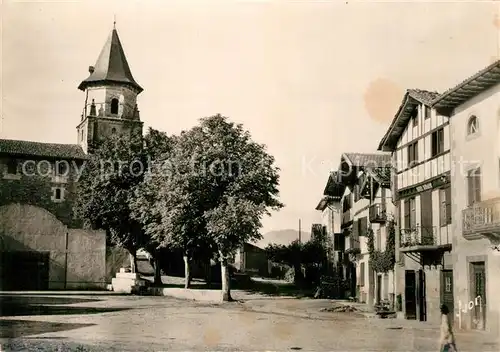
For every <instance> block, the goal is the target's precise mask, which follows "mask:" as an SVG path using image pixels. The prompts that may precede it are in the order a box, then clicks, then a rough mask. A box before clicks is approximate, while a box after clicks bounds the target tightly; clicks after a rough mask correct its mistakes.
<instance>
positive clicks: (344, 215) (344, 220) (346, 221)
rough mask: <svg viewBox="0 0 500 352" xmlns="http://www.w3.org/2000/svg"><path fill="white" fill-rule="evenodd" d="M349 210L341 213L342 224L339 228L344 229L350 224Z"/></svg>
mask: <svg viewBox="0 0 500 352" xmlns="http://www.w3.org/2000/svg"><path fill="white" fill-rule="evenodd" d="M352 220H353V219H352V217H351V209H348V210H346V211H344V212H343V213H342V223H341V227H346V226H349V225H350V224H352Z"/></svg>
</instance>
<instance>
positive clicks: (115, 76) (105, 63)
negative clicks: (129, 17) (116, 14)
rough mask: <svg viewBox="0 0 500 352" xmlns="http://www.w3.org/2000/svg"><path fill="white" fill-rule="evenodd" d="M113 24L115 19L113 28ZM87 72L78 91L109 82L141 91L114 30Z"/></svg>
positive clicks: (114, 29)
mask: <svg viewBox="0 0 500 352" xmlns="http://www.w3.org/2000/svg"><path fill="white" fill-rule="evenodd" d="M115 24H116V18H115V22H114V24H113V27H114V26H115ZM89 72H90V76H89V77H88V78H87V79H85V80H84V81H83V82H82V83H80V85H79V86H78V89H80V90H85V89H86V88H87V87H88V86H90V85H93V84H103V83H106V82H109V83H122V84H127V85H130V86H132V87H134V88H135V89H137V90H139V93H140V92H142V90H143V89H142V88H141V86H140V85H139V84H138V83H137V82H136V81H135V80H134V77H133V76H132V72H131V71H130V67H129V66H128V62H127V58H126V57H125V53H124V51H123V47H122V44H121V42H120V38H119V37H118V32H117V31H116V28H113V30H112V31H111V33H110V35H109V37H108V40H107V41H106V44H104V47H103V48H102V50H101V53H100V55H99V58H98V59H97V62H96V64H95V66H93V67H92V66H91V67H90V68H89Z"/></svg>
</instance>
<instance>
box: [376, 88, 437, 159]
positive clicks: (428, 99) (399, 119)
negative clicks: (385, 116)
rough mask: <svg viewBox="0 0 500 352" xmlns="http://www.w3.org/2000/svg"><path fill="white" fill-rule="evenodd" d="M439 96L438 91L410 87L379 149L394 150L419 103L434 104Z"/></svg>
mask: <svg viewBox="0 0 500 352" xmlns="http://www.w3.org/2000/svg"><path fill="white" fill-rule="evenodd" d="M437 97H439V93H438V92H431V91H427V90H423V89H408V90H406V93H405V95H404V97H403V100H402V102H401V105H400V106H399V108H398V111H397V113H396V115H395V116H394V119H393V120H392V122H391V125H390V126H389V128H388V130H387V132H386V133H385V135H384V137H383V138H382V140H381V141H380V143H379V146H378V150H384V151H392V150H394V148H395V147H396V144H397V142H398V139H399V137H401V135H402V134H403V132H404V130H405V128H406V126H407V125H408V122H409V121H410V118H411V114H412V112H413V110H414V109H415V107H416V106H417V105H419V104H426V105H432V102H433V101H434V100H435V99H436V98H437Z"/></svg>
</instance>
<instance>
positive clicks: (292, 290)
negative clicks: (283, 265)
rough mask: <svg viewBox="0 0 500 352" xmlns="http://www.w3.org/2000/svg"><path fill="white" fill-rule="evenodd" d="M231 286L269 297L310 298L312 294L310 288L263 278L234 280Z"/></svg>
mask: <svg viewBox="0 0 500 352" xmlns="http://www.w3.org/2000/svg"><path fill="white" fill-rule="evenodd" d="M233 288H235V289H239V290H242V291H246V292H248V293H254V294H255V293H257V294H261V295H264V296H270V297H280V296H281V297H285V296H286V297H295V298H311V297H313V296H314V292H313V290H312V289H305V288H300V287H297V286H296V285H295V284H293V283H285V282H280V283H276V282H271V281H265V280H258V281H257V280H253V279H250V280H246V281H242V282H236V283H235V284H234V285H233Z"/></svg>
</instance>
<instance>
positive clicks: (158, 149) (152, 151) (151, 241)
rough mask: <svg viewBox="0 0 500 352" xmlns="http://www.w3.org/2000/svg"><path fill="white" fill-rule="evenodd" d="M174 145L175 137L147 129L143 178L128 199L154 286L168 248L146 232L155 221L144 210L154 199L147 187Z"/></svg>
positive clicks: (144, 144)
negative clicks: (150, 260) (150, 259)
mask: <svg viewBox="0 0 500 352" xmlns="http://www.w3.org/2000/svg"><path fill="white" fill-rule="evenodd" d="M174 145H175V136H168V135H167V134H166V133H165V132H161V131H158V130H155V129H153V128H151V127H150V128H149V130H148V132H147V133H146V135H145V136H144V142H143V159H145V160H146V167H145V169H144V170H145V174H144V178H143V179H142V180H141V182H140V183H138V184H136V185H135V187H134V189H133V193H132V194H131V196H130V198H129V206H130V209H131V214H130V215H131V217H132V218H133V219H134V220H136V221H139V223H140V224H141V226H142V230H143V235H144V237H145V238H146V239H147V241H144V248H145V249H146V250H147V251H148V252H149V253H150V254H151V255H152V257H153V266H154V282H155V284H161V271H160V257H161V256H162V255H165V253H167V252H168V251H165V249H168V247H166V246H163V245H162V242H161V241H160V240H159V239H158V237H157V236H154V232H153V233H151V232H150V231H148V227H149V226H150V225H151V223H155V222H156V219H155V216H154V215H153V213H151V212H149V211H148V212H145V211H144V210H146V209H148V208H150V206H151V203H152V202H154V201H155V200H156V197H155V194H154V193H151V192H149V191H152V189H151V188H148V187H147V185H148V182H149V179H150V178H151V175H152V172H153V170H154V165H155V164H157V163H159V162H160V161H161V160H165V159H166V158H168V157H169V155H170V153H171V151H172V149H173V147H174ZM153 191H154V190H153ZM152 234H153V235H152Z"/></svg>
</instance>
